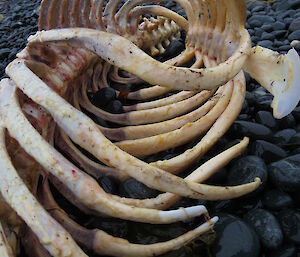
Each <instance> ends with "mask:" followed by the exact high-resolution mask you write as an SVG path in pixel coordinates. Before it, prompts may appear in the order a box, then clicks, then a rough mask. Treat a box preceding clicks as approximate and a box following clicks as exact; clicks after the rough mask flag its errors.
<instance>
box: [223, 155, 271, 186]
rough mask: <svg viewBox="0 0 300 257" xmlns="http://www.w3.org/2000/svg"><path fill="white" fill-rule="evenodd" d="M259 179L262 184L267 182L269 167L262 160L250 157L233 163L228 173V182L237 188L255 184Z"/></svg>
mask: <svg viewBox="0 0 300 257" xmlns="http://www.w3.org/2000/svg"><path fill="white" fill-rule="evenodd" d="M257 177H258V178H260V179H261V181H262V183H265V182H266V181H267V178H268V172H267V166H266V164H265V162H264V161H263V160H262V159H261V158H259V157H257V156H250V155H249V156H245V157H242V158H240V159H238V160H236V161H234V162H233V164H232V165H231V167H230V169H229V172H228V178H227V182H228V184H229V185H233V186H236V185H242V184H246V183H250V182H253V181H254V179H255V178H257ZM259 188H262V187H261V186H260V187H259Z"/></svg>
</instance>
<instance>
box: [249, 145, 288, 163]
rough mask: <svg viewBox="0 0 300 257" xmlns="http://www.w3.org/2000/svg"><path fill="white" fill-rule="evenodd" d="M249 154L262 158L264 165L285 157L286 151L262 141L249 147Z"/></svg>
mask: <svg viewBox="0 0 300 257" xmlns="http://www.w3.org/2000/svg"><path fill="white" fill-rule="evenodd" d="M250 153H251V154H253V155H255V156H258V157H260V158H262V159H263V160H264V161H265V162H266V163H271V162H274V161H278V160H280V159H283V158H285V157H287V153H286V151H284V150H283V149H282V148H280V147H279V146H277V145H274V144H271V143H269V142H266V141H263V140H256V141H255V142H254V143H253V144H252V146H251V151H250Z"/></svg>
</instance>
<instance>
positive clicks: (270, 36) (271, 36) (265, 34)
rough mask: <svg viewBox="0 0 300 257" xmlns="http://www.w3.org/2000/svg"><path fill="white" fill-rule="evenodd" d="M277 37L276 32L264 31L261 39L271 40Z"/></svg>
mask: <svg viewBox="0 0 300 257" xmlns="http://www.w3.org/2000/svg"><path fill="white" fill-rule="evenodd" d="M274 39H275V35H274V33H268V32H263V33H262V35H261V40H271V41H273V40H274Z"/></svg>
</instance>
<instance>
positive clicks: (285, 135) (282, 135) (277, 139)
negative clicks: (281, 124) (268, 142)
mask: <svg viewBox="0 0 300 257" xmlns="http://www.w3.org/2000/svg"><path fill="white" fill-rule="evenodd" d="M296 133H297V132H296V130H294V129H284V130H281V131H278V132H277V133H275V134H274V136H273V137H272V142H273V143H274V144H287V143H288V142H289V141H290V139H291V138H292V136H294V135H295V134H296Z"/></svg>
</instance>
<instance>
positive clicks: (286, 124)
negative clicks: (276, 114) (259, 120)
mask: <svg viewBox="0 0 300 257" xmlns="http://www.w3.org/2000/svg"><path fill="white" fill-rule="evenodd" d="M276 121H277V122H278V124H279V127H280V128H281V129H286V128H294V127H295V125H296V121H295V118H294V116H293V114H291V113H290V114H289V115H287V116H285V117H283V118H282V119H278V120H276Z"/></svg>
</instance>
